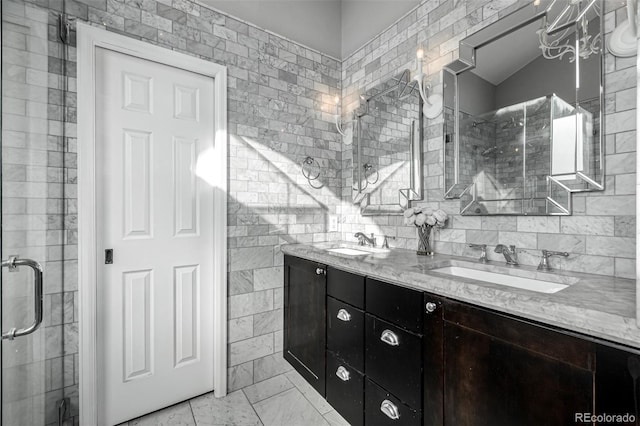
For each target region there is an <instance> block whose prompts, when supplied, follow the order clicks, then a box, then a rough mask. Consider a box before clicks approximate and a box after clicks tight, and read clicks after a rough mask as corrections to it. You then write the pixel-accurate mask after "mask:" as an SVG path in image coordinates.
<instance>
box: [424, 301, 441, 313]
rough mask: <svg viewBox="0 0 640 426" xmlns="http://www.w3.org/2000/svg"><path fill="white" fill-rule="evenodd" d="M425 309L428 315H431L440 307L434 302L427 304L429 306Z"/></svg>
mask: <svg viewBox="0 0 640 426" xmlns="http://www.w3.org/2000/svg"><path fill="white" fill-rule="evenodd" d="M425 309H426V311H427V313H428V314H430V313H433V312H434V311H435V310H436V309H438V305H436V304H435V303H434V302H427V304H426V305H425Z"/></svg>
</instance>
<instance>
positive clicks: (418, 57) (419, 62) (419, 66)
mask: <svg viewBox="0 0 640 426" xmlns="http://www.w3.org/2000/svg"><path fill="white" fill-rule="evenodd" d="M423 57H424V50H422V47H419V48H418V50H416V72H417V73H419V74H421V73H422V58H423Z"/></svg>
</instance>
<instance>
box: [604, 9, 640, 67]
mask: <svg viewBox="0 0 640 426" xmlns="http://www.w3.org/2000/svg"><path fill="white" fill-rule="evenodd" d="M635 3H636V2H635V0H627V20H626V21H623V22H622V23H621V24H620V25H618V26H617V27H616V29H615V30H613V32H612V33H611V35H610V36H609V37H608V38H607V40H608V43H607V48H609V52H611V53H612V54H613V55H615V56H619V57H622V58H627V57H629V56H633V55H635V54H636V51H637V50H638V44H637V41H636V38H637V34H638V25H637V22H636V10H635Z"/></svg>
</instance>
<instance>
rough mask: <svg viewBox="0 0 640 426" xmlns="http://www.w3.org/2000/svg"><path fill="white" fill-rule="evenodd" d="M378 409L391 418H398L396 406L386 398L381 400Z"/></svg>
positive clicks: (398, 413)
mask: <svg viewBox="0 0 640 426" xmlns="http://www.w3.org/2000/svg"><path fill="white" fill-rule="evenodd" d="M380 411H382V412H383V413H384V414H385V416H387V417H389V418H390V419H391V420H398V419H399V418H400V412H399V411H398V407H396V405H395V404H394V403H393V402H391V401H389V400H388V399H385V400H384V401H382V404H380Z"/></svg>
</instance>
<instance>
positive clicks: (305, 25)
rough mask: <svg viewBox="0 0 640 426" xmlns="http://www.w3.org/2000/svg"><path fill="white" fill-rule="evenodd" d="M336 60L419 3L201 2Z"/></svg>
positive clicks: (326, 0) (360, 0) (327, 0)
mask: <svg viewBox="0 0 640 426" xmlns="http://www.w3.org/2000/svg"><path fill="white" fill-rule="evenodd" d="M200 2H201V3H203V4H205V5H208V6H211V7H213V8H215V9H218V10H221V11H223V12H226V13H228V14H229V15H232V16H235V17H237V18H240V19H242V20H244V21H247V22H251V23H252V24H255V25H257V26H259V27H261V28H264V29H267V30H269V31H272V32H274V33H276V34H279V35H282V36H284V37H287V38H289V39H291V40H294V41H297V42H299V43H302V44H304V45H306V46H309V47H311V48H314V49H316V50H318V51H320V52H322V53H326V54H328V55H331V56H333V57H335V58H338V59H342V58H346V57H347V56H349V55H350V54H352V53H353V52H355V51H356V50H357V49H358V48H360V47H362V46H363V45H364V44H365V43H366V42H368V41H369V40H371V39H372V38H373V37H375V36H376V35H378V34H379V33H380V32H381V31H382V30H384V29H385V28H387V27H388V26H390V25H391V24H393V23H394V22H395V21H397V20H398V19H399V18H401V17H402V16H404V15H405V14H406V13H407V12H408V11H410V10H411V9H413V8H414V7H415V6H416V5H418V4H419V3H420V0H200Z"/></svg>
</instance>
